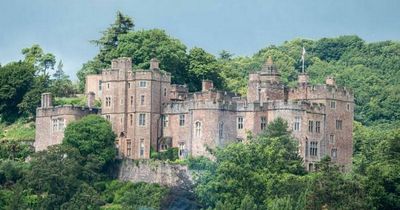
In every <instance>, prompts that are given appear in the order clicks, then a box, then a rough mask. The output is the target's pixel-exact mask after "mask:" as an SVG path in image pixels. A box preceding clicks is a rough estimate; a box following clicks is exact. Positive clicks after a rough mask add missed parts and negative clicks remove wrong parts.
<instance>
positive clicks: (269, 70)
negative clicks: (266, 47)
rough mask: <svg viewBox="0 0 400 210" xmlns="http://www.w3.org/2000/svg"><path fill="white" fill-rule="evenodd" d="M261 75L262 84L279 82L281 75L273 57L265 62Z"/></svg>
mask: <svg viewBox="0 0 400 210" xmlns="http://www.w3.org/2000/svg"><path fill="white" fill-rule="evenodd" d="M259 74H260V80H261V81H262V82H271V83H272V82H279V78H280V76H281V75H280V74H279V71H278V68H277V67H276V65H275V64H274V62H273V61H272V58H271V57H268V59H267V60H266V61H265V63H264V64H263V65H262V67H261V71H260V72H259Z"/></svg>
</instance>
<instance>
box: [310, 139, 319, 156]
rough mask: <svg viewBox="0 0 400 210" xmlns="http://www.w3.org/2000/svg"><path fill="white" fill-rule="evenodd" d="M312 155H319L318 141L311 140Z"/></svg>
mask: <svg viewBox="0 0 400 210" xmlns="http://www.w3.org/2000/svg"><path fill="white" fill-rule="evenodd" d="M310 156H318V142H316V141H312V142H310Z"/></svg>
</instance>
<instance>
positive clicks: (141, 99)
mask: <svg viewBox="0 0 400 210" xmlns="http://www.w3.org/2000/svg"><path fill="white" fill-rule="evenodd" d="M140 105H144V95H141V96H140Z"/></svg>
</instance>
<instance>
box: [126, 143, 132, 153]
mask: <svg viewBox="0 0 400 210" xmlns="http://www.w3.org/2000/svg"><path fill="white" fill-rule="evenodd" d="M131 155H132V142H131V140H130V139H127V140H126V156H128V157H130V156H131Z"/></svg>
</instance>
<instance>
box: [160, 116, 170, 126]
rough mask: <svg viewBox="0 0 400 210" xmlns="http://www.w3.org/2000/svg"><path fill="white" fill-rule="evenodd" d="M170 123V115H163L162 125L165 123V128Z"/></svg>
mask: <svg viewBox="0 0 400 210" xmlns="http://www.w3.org/2000/svg"><path fill="white" fill-rule="evenodd" d="M168 121H169V117H168V115H163V116H162V123H163V124H162V125H163V127H164V128H166V127H168Z"/></svg>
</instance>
